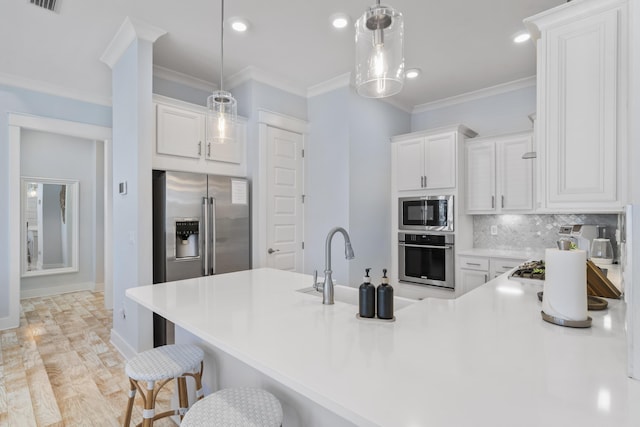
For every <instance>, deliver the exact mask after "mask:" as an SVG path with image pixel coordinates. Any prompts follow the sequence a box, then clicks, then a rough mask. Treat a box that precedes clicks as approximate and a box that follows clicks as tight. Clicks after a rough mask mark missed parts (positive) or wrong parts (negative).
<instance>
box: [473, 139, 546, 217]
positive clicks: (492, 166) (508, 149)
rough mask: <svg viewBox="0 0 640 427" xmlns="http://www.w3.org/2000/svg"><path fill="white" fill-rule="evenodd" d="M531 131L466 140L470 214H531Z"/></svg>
mask: <svg viewBox="0 0 640 427" xmlns="http://www.w3.org/2000/svg"><path fill="white" fill-rule="evenodd" d="M532 140H533V138H532V134H531V132H523V133H516V134H509V135H500V136H495V137H485V138H475V139H471V140H468V141H467V142H466V164H467V176H466V179H467V186H466V188H467V191H466V199H467V204H466V206H467V213H468V214H496V213H528V212H531V211H532V210H533V194H534V191H533V164H534V160H533V159H523V158H522V155H523V154H524V153H527V152H530V151H531V150H532V145H533V143H532Z"/></svg>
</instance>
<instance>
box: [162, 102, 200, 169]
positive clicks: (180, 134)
mask: <svg viewBox="0 0 640 427" xmlns="http://www.w3.org/2000/svg"><path fill="white" fill-rule="evenodd" d="M204 129H205V126H204V114H203V113H201V112H197V111H192V110H187V109H185V108H178V107H173V106H170V105H165V104H157V105H156V132H157V133H156V150H157V151H158V154H167V155H169V156H180V157H189V158H192V159H199V158H200V157H202V146H203V144H204V143H205V134H204Z"/></svg>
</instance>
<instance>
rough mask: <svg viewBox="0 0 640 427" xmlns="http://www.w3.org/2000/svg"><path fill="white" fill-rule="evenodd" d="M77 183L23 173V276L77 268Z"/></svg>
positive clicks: (71, 270)
mask: <svg viewBox="0 0 640 427" xmlns="http://www.w3.org/2000/svg"><path fill="white" fill-rule="evenodd" d="M78 185H79V184H78V181H73V180H64V179H49V178H35V177H22V179H21V188H22V191H21V201H22V204H21V223H22V233H21V236H22V238H21V240H22V245H21V249H22V256H21V258H22V277H30V276H43V275H47V274H62V273H73V272H77V271H78V223H79V221H78Z"/></svg>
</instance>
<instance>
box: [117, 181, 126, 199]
mask: <svg viewBox="0 0 640 427" xmlns="http://www.w3.org/2000/svg"><path fill="white" fill-rule="evenodd" d="M118 193H120V194H122V195H123V196H124V195H125V194H127V181H123V182H120V183H118Z"/></svg>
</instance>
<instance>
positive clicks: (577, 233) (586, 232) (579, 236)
mask: <svg viewBox="0 0 640 427" xmlns="http://www.w3.org/2000/svg"><path fill="white" fill-rule="evenodd" d="M558 234H559V235H560V237H567V238H569V239H572V240H573V241H574V242H575V243H576V246H577V247H578V249H582V250H584V251H586V252H587V258H589V257H590V256H591V255H590V251H591V242H592V241H593V239H595V238H597V237H598V229H597V227H596V226H595V225H585V224H570V225H561V226H560V230H559V231H558Z"/></svg>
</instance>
